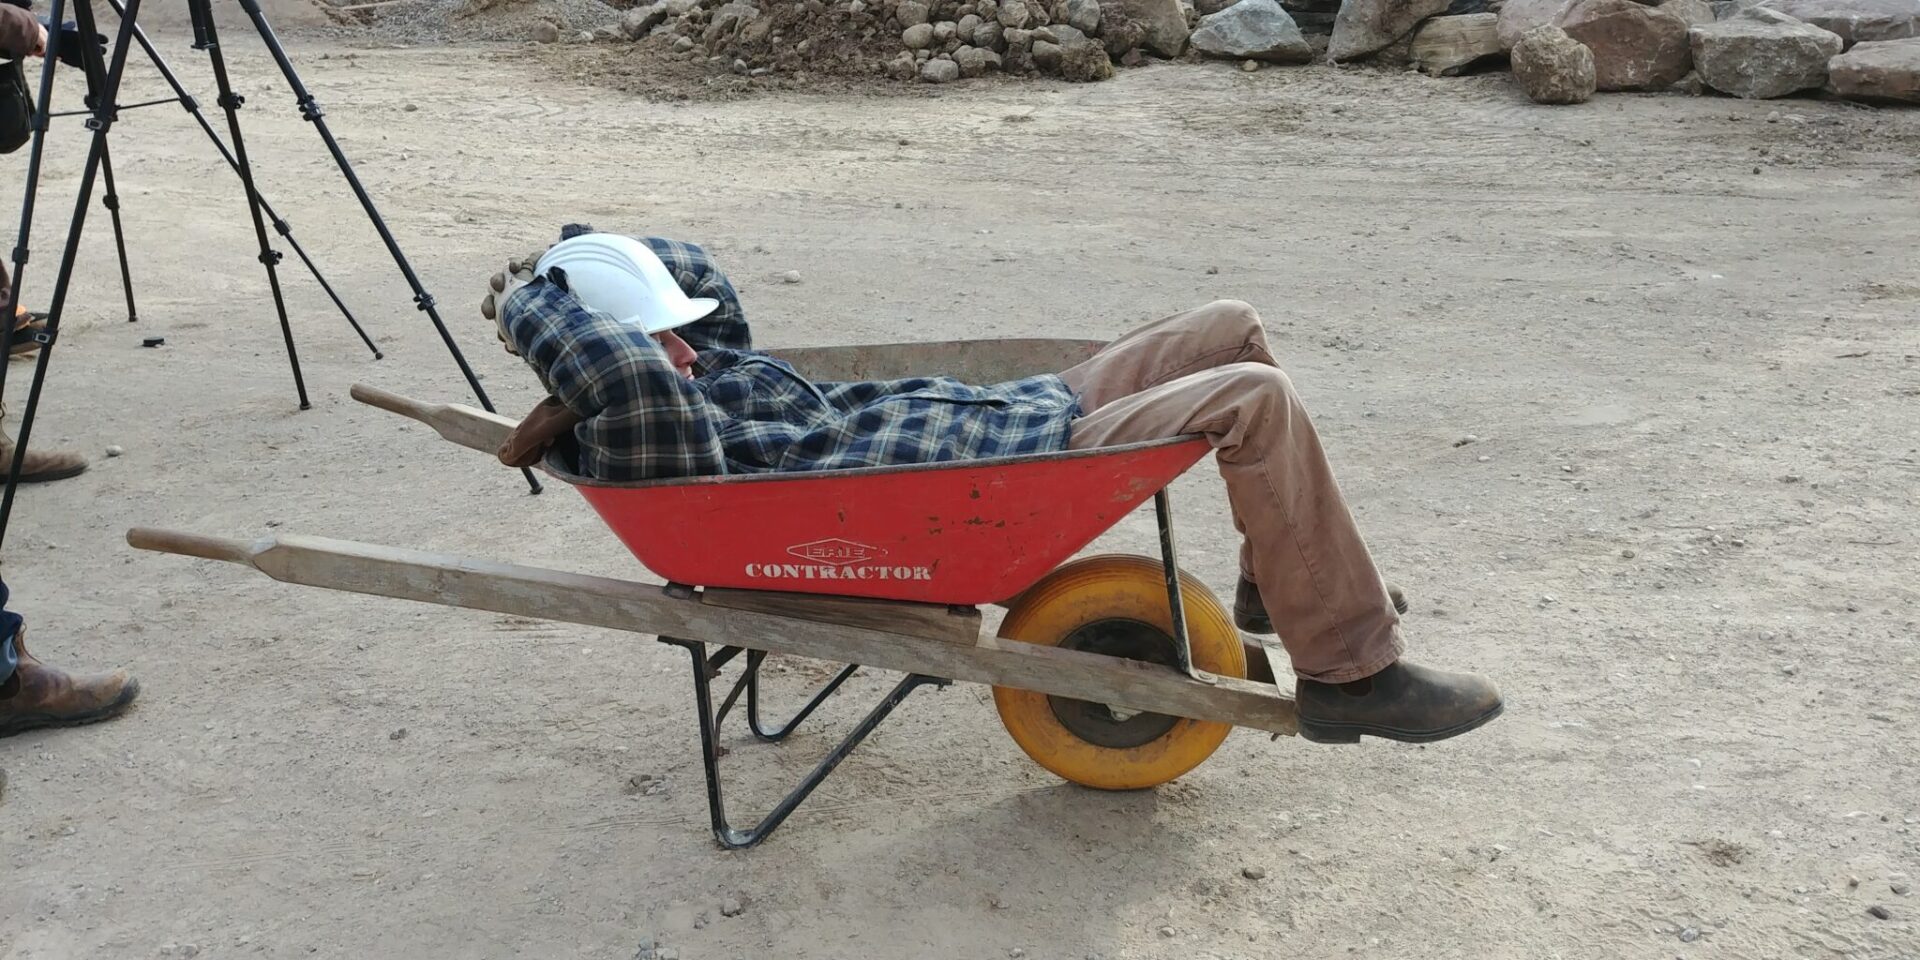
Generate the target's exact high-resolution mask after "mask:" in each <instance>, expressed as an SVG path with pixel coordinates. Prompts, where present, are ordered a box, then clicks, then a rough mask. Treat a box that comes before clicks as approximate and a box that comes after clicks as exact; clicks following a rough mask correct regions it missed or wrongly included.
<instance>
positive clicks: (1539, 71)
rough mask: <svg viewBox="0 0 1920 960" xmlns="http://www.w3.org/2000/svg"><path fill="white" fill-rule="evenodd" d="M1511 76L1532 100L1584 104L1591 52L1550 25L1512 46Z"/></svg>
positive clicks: (1590, 87) (1590, 79) (1591, 84)
mask: <svg viewBox="0 0 1920 960" xmlns="http://www.w3.org/2000/svg"><path fill="white" fill-rule="evenodd" d="M1512 55H1513V79H1514V82H1516V83H1518V84H1519V85H1520V89H1521V91H1523V92H1524V93H1526V95H1527V99H1529V100H1532V101H1533V102H1535V103H1561V104H1564V103H1586V102H1587V101H1588V100H1589V99H1591V98H1592V97H1593V90H1594V74H1593V51H1592V50H1589V49H1587V47H1586V45H1585V44H1583V43H1581V42H1580V41H1578V40H1575V39H1573V38H1572V37H1569V36H1567V34H1566V31H1564V30H1561V29H1560V28H1559V27H1556V26H1553V25H1552V24H1543V25H1541V26H1537V27H1534V28H1533V29H1532V30H1529V31H1527V32H1526V33H1525V34H1524V35H1522V36H1521V38H1520V42H1519V43H1516V44H1514V45H1513V51H1512Z"/></svg>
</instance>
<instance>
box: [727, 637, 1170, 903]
mask: <svg viewBox="0 0 1920 960" xmlns="http://www.w3.org/2000/svg"><path fill="white" fill-rule="evenodd" d="M1167 609H1169V610H1171V609H1173V608H1172V607H1168V608H1167ZM746 909H747V908H746V906H745V905H744V904H742V903H741V902H740V901H739V900H737V899H735V898H733V897H728V898H726V899H725V900H722V901H720V915H721V916H723V917H737V916H739V915H740V914H742V913H745V912H746Z"/></svg>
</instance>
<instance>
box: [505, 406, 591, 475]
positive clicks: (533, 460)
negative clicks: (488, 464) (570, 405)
mask: <svg viewBox="0 0 1920 960" xmlns="http://www.w3.org/2000/svg"><path fill="white" fill-rule="evenodd" d="M580 419H581V418H580V415H579V414H577V413H574V412H573V411H572V410H569V409H567V407H566V405H565V404H563V403H561V402H560V401H559V400H558V399H557V398H555V397H548V398H546V399H545V400H542V401H540V405H539V406H537V407H534V408H533V412H532V413H529V414H527V418H526V419H525V420H522V421H520V425H519V426H516V427H514V428H513V432H512V433H509V434H507V439H506V442H504V443H502V444H500V449H499V451H498V452H497V453H496V454H495V456H498V457H499V458H500V462H501V463H504V464H506V465H507V466H509V467H531V466H534V465H535V464H538V463H539V462H540V461H541V460H543V459H545V458H546V456H547V451H549V450H551V449H553V445H554V443H555V442H557V441H559V440H560V439H561V438H563V437H566V436H568V435H569V434H571V433H572V432H573V428H574V425H575V424H578V423H579V422H580Z"/></svg>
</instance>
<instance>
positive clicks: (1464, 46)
mask: <svg viewBox="0 0 1920 960" xmlns="http://www.w3.org/2000/svg"><path fill="white" fill-rule="evenodd" d="M1682 2H1688V3H1698V2H1701V0H1682ZM1499 19H1500V18H1499V16H1498V15H1497V14H1492V13H1467V14H1460V15H1458V16H1446V17H1434V18H1433V19H1432V20H1428V21H1427V22H1426V23H1423V24H1421V25H1420V28H1419V29H1418V30H1416V31H1414V34H1413V44H1412V45H1411V46H1410V47H1408V49H1407V52H1408V55H1409V56H1411V57H1412V58H1413V63H1414V66H1417V67H1419V68H1420V69H1421V70H1422V71H1424V72H1426V73H1428V74H1431V75H1433V76H1436V77H1451V76H1455V75H1457V74H1459V73H1461V72H1463V71H1465V70H1466V69H1467V68H1468V67H1470V66H1472V65H1474V64H1476V63H1479V62H1481V61H1483V60H1485V59H1486V58H1488V57H1497V56H1499V55H1500V54H1502V53H1504V52H1506V48H1505V47H1502V46H1500V36H1499V34H1498V33H1497V32H1496V30H1495V22H1496V21H1498V20H1499Z"/></svg>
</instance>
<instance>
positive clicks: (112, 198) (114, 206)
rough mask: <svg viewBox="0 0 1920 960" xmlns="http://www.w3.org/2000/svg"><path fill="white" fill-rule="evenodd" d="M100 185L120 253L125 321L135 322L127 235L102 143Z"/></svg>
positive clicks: (138, 316) (104, 147) (109, 157)
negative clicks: (125, 312) (128, 263)
mask: <svg viewBox="0 0 1920 960" xmlns="http://www.w3.org/2000/svg"><path fill="white" fill-rule="evenodd" d="M100 185H101V186H102V187H105V188H106V192H105V193H103V194H101V196H100V205H101V206H103V207H106V208H107V214H108V216H109V217H110V218H111V219H112V220H113V247H114V249H115V250H117V251H119V253H120V289H122V290H125V291H126V293H127V322H128V323H137V322H138V321H139V320H140V314H139V313H137V312H135V310H134V307H133V269H132V268H131V267H128V266H127V235H126V234H125V233H123V232H121V230H120V194H118V193H116V192H115V191H114V189H113V158H112V155H111V154H110V153H108V151H107V145H106V144H104V143H103V144H101V145H100Z"/></svg>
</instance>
